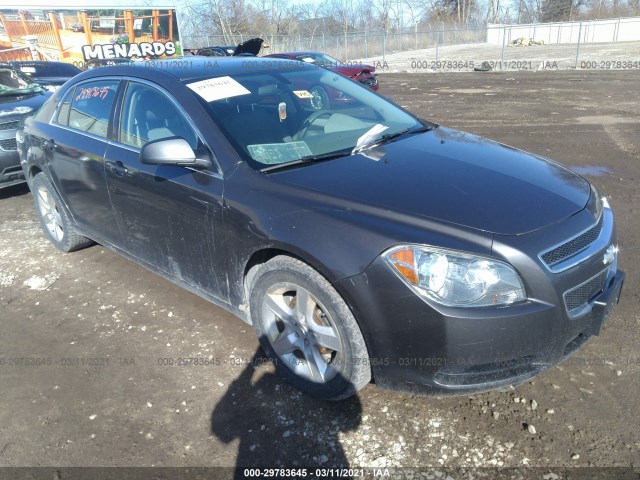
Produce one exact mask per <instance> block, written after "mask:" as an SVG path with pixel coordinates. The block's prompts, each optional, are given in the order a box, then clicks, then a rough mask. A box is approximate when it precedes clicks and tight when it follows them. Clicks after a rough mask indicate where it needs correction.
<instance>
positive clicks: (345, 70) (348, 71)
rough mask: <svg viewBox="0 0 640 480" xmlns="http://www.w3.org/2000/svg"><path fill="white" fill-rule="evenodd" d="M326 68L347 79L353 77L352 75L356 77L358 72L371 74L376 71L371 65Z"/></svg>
mask: <svg viewBox="0 0 640 480" xmlns="http://www.w3.org/2000/svg"><path fill="white" fill-rule="evenodd" d="M327 68H328V69H329V70H333V71H334V72H337V73H340V74H342V75H345V76H347V77H353V76H354V75H358V74H359V73H360V72H362V71H365V70H366V71H367V72H371V73H373V72H375V71H376V67H373V66H371V65H354V64H349V65H331V66H328V67H327Z"/></svg>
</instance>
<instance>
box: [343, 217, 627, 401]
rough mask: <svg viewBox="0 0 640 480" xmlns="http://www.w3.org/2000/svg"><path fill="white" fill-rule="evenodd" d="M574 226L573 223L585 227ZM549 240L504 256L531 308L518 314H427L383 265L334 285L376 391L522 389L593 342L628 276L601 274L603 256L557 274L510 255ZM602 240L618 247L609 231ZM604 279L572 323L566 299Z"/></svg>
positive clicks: (430, 310)
mask: <svg viewBox="0 0 640 480" xmlns="http://www.w3.org/2000/svg"><path fill="white" fill-rule="evenodd" d="M585 215H586V214H585ZM580 217H581V216H580V215H576V217H575V218H574V219H573V220H572V222H576V223H580V222H582V221H586V220H585V219H584V218H582V219H581V218H580ZM591 218H592V217H591ZM573 227H575V225H574V226H571V225H569V227H567V225H564V226H562V227H560V228H561V230H563V231H566V230H572V228H573ZM548 233H549V232H542V233H539V234H535V235H532V236H530V237H529V238H523V239H520V240H516V241H512V245H511V246H510V248H509V250H510V252H511V253H512V254H514V252H515V258H508V257H506V258H505V257H503V258H502V259H504V260H507V261H509V260H511V263H512V264H513V265H514V266H515V267H516V269H518V270H519V272H520V273H521V276H522V279H523V281H524V282H525V284H526V288H527V294H528V297H529V299H528V300H527V301H526V302H523V303H520V304H515V305H510V306H502V307H483V308H467V309H465V308H450V307H443V306H441V305H437V304H433V303H430V302H429V301H428V300H425V299H423V298H421V297H419V296H418V295H417V294H416V293H414V292H413V290H411V289H410V288H409V287H408V286H407V285H406V284H405V283H404V282H403V281H402V280H400V278H399V277H398V276H397V275H396V274H395V273H394V272H393V271H391V267H390V266H389V265H388V264H387V263H386V262H385V261H384V260H382V259H381V258H378V259H376V260H375V261H374V262H373V263H372V264H371V265H370V266H369V267H368V268H367V269H366V270H365V271H364V272H363V273H362V274H360V275H357V276H355V277H351V278H347V279H345V280H342V281H341V282H339V284H338V288H339V290H340V291H341V293H342V295H343V297H344V298H345V299H346V300H347V302H348V303H349V305H350V307H351V308H352V310H353V312H354V315H355V317H356V319H357V320H358V322H359V324H360V326H361V329H362V331H363V334H364V336H365V340H366V342H367V347H368V349H369V355H370V358H369V362H370V364H371V368H372V371H373V376H374V379H375V382H376V384H378V385H379V386H381V387H384V388H390V389H394V390H403V391H413V392H417V393H422V394H427V395H441V396H444V395H461V394H468V393H475V392H480V391H485V390H492V389H496V388H500V387H505V386H508V385H518V384H520V383H522V382H524V381H526V380H527V379H529V378H531V377H533V376H535V375H537V374H538V373H540V372H542V371H544V370H546V369H548V368H551V367H553V366H554V365H556V364H558V363H559V362H561V361H562V360H564V359H565V358H567V357H568V356H569V355H571V354H572V353H573V352H574V351H576V350H577V349H578V348H579V347H580V346H582V345H583V344H584V343H585V342H586V341H587V340H588V339H589V338H590V337H592V336H594V335H598V334H599V333H600V330H601V328H602V325H603V324H604V322H605V321H606V319H607V317H608V315H609V314H610V312H611V311H612V309H613V308H614V307H615V305H616V304H617V303H618V299H619V297H620V292H621V289H622V284H623V282H624V277H625V274H624V272H622V271H620V270H618V269H617V262H616V261H614V262H613V263H611V264H609V265H608V266H607V265H603V262H602V258H603V257H602V255H600V254H598V255H594V256H593V257H592V258H590V259H587V260H585V261H584V262H582V263H581V264H580V265H578V266H576V267H574V268H572V269H570V270H568V271H566V272H563V273H562V274H554V273H551V272H549V271H547V270H546V269H545V267H544V266H543V265H542V264H541V262H540V261H539V260H538V259H537V255H524V254H522V251H523V250H520V249H517V248H513V243H514V242H515V243H517V242H518V241H519V242H522V243H521V245H519V246H520V247H522V248H524V247H525V246H530V245H527V244H533V245H537V246H539V245H541V243H540V242H539V241H538V240H539V239H536V238H534V237H535V236H536V235H541V236H544V235H547V234H548ZM562 234H564V232H560V235H562ZM608 240H609V243H611V244H614V243H615V240H616V239H615V232H614V231H611V232H610V235H609V236H608ZM498 243H499V242H496V244H498ZM534 248H535V247H534ZM496 250H497V252H496V256H498V257H500V256H501V255H500V253H499V251H500V250H507V249H506V248H501V246H500V245H497V246H496ZM538 250H539V249H534V251H535V252H536V254H537V252H538ZM529 251H531V250H530V249H529ZM603 270H604V271H606V273H607V278H606V281H605V283H604V286H603V288H602V290H601V291H599V292H597V293H596V294H595V295H594V296H593V297H592V298H589V299H588V304H589V308H587V309H585V311H584V312H585V313H584V314H581V315H580V316H577V317H576V316H570V315H569V313H568V311H567V308H566V305H565V302H564V298H563V294H564V292H566V291H569V290H570V289H571V288H572V287H574V286H575V285H580V284H581V283H582V282H584V280H585V279H589V278H591V277H593V276H594V275H595V274H596V273H598V272H602V271H603Z"/></svg>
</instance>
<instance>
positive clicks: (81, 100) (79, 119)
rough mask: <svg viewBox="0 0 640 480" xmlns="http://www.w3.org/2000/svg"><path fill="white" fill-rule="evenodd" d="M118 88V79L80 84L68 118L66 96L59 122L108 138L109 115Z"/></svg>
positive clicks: (60, 110) (70, 106)
mask: <svg viewBox="0 0 640 480" xmlns="http://www.w3.org/2000/svg"><path fill="white" fill-rule="evenodd" d="M117 89H118V81H117V80H102V81H97V82H88V83H83V84H82V85H78V86H77V87H76V88H75V90H74V91H73V95H72V96H71V103H70V105H69V113H68V116H67V117H66V118H65V115H66V113H65V110H66V105H65V101H67V100H68V99H67V97H66V96H65V98H64V100H63V103H62V105H61V107H60V109H59V111H58V123H60V124H62V125H68V126H69V127H71V128H74V129H76V130H80V131H82V132H87V133H91V134H93V135H97V136H99V137H104V138H106V137H107V132H108V129H109V116H110V115H111V108H112V107H113V102H114V100H115V98H116V90H117ZM65 120H66V123H65Z"/></svg>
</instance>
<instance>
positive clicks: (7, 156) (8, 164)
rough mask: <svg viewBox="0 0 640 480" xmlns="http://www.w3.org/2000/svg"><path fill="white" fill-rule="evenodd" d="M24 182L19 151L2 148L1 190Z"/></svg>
mask: <svg viewBox="0 0 640 480" xmlns="http://www.w3.org/2000/svg"><path fill="white" fill-rule="evenodd" d="M24 182H25V178H24V173H23V171H22V166H21V165H20V157H19V155H18V151H17V150H2V148H0V188H5V187H10V186H11V185H17V184H19V183H24Z"/></svg>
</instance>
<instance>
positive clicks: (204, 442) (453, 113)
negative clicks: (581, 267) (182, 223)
mask: <svg viewBox="0 0 640 480" xmlns="http://www.w3.org/2000/svg"><path fill="white" fill-rule="evenodd" d="M380 80H381V93H383V94H385V95H389V96H391V97H392V98H393V99H394V100H395V101H396V102H398V103H399V104H401V105H403V106H406V107H407V108H408V109H410V110H412V111H413V112H415V113H417V114H419V115H421V116H423V117H424V118H427V119H429V120H434V121H437V122H440V123H443V124H446V125H447V126H451V127H454V128H460V129H463V130H467V131H470V132H473V133H476V134H481V135H484V136H487V137H489V138H493V139H496V140H499V141H502V142H504V143H507V144H510V145H513V146H516V147H519V148H523V149H525V150H530V151H533V152H535V153H539V154H543V155H547V156H551V157H553V158H555V159H557V160H559V161H561V162H563V163H564V164H566V165H569V166H571V167H572V168H574V169H575V170H576V171H579V172H581V173H583V174H585V175H586V177H587V178H589V179H590V180H591V181H593V182H595V184H596V185H597V187H598V188H599V189H600V191H601V192H603V193H604V194H606V195H607V196H608V197H609V199H610V203H611V205H612V208H613V209H614V211H615V213H616V216H617V217H616V218H617V222H618V233H619V238H620V248H621V254H620V263H621V267H622V268H623V269H624V270H625V271H626V272H627V281H626V285H625V290H624V292H623V298H622V301H621V304H620V305H619V307H618V309H617V310H616V311H615V312H614V314H613V315H612V316H611V317H610V319H609V320H608V323H607V325H606V326H605V328H604V330H603V332H602V333H601V335H600V336H599V337H596V338H593V339H592V340H591V341H590V342H589V343H588V344H587V345H586V346H585V347H584V348H583V349H581V350H579V351H578V352H577V353H576V355H575V356H574V357H573V358H572V359H570V360H569V361H566V362H565V363H563V364H562V365H560V366H558V367H556V368H553V369H551V370H550V371H547V372H545V373H544V374H542V375H540V376H539V377H537V378H535V379H534V380H533V381H530V382H527V383H526V384H524V385H522V386H520V387H518V388H517V389H516V390H513V391H510V392H491V393H485V394H480V395H476V396H472V397H469V396H464V397H456V398H444V399H443V398H427V397H420V396H413V395H408V394H402V393H395V392H389V391H384V390H381V389H379V388H377V387H375V386H374V385H369V386H368V387H366V388H365V389H364V390H363V391H362V392H361V394H360V395H359V396H358V397H357V398H353V399H351V400H348V401H346V402H342V403H337V404H332V403H326V402H323V401H319V400H316V399H313V398H309V397H307V396H305V395H303V394H301V393H299V392H297V391H296V390H294V389H293V388H291V387H290V386H289V385H287V384H286V383H284V382H283V381H281V380H280V379H279V377H277V376H276V375H275V374H274V369H273V368H272V367H271V365H269V364H266V363H264V361H263V359H262V357H261V354H260V352H258V351H257V347H258V343H257V340H256V339H255V338H254V335H253V332H252V330H251V328H250V327H248V326H247V325H245V324H243V323H242V322H241V321H239V320H237V319H235V318H234V317H232V316H231V315H229V314H227V313H226V312H224V311H222V310H220V309H219V308H216V307H214V306H212V305H210V304H208V303H207V302H206V301H204V300H202V299H200V298H198V297H196V296H194V295H192V294H190V293H187V292H186V291H183V290H181V289H180V288H178V287H176V286H174V285H173V284H171V283H169V282H167V281H165V280H163V279H162V278H160V277H158V276H156V275H154V274H152V273H150V272H148V271H146V270H144V269H143V268H141V267H138V266H136V265H134V264H133V263H131V262H129V261H127V260H125V259H123V258H121V257H120V256H118V255H117V254H115V253H112V252H111V251H110V250H108V249H106V248H103V247H101V246H99V245H98V246H94V247H91V248H89V249H86V250H83V251H80V252H76V253H72V254H63V253H61V252H59V251H57V250H55V249H54V247H53V246H51V244H49V242H48V241H47V240H46V239H45V237H44V235H43V234H42V233H41V231H40V230H39V227H38V224H37V223H36V217H35V213H34V211H33V206H32V202H31V197H30V194H29V192H28V190H27V188H26V187H17V188H15V187H14V188H11V189H9V190H5V191H2V192H0V202H1V206H2V208H1V209H0V305H1V307H0V312H1V317H0V318H1V319H2V320H1V322H2V333H1V334H0V359H4V360H3V363H4V364H3V365H0V385H1V387H0V389H1V391H2V395H1V396H0V466H5V467H6V466H10V467H17V466H61V467H64V466H176V467H181V466H225V467H234V466H241V467H244V466H288V467H294V466H313V467H316V466H324V467H327V466H335V465H345V464H349V465H351V466H352V467H360V466H363V467H364V466H379V467H432V468H435V469H436V470H431V472H438V473H441V472H444V471H445V470H444V469H443V468H442V467H491V466H500V467H526V466H540V467H545V468H544V469H542V470H526V469H525V470H524V472H525V474H526V472H530V473H531V472H535V476H534V477H533V478H546V479H554V478H567V477H566V476H562V475H563V474H561V473H559V472H562V467H573V466H583V467H587V466H588V467H594V466H597V467H615V466H617V467H635V469H636V473H633V471H631V470H608V469H606V470H602V471H599V472H600V473H598V475H597V476H598V477H599V478H605V477H607V476H610V475H611V476H613V475H616V478H638V474H637V472H638V470H637V469H640V437H639V435H638V418H640V408H639V406H638V398H640V382H639V381H638V380H639V378H638V373H639V372H640V353H638V339H639V338H640V304H639V303H640V302H639V301H640V290H639V287H638V281H637V278H638V275H639V268H640V264H639V263H637V257H636V256H637V255H638V253H639V247H640V235H639V232H638V222H637V221H638V212H639V211H640V193H639V192H640V190H639V189H638V180H639V174H640V165H639V162H640V117H639V115H638V112H640V71H624V72H571V71H566V72H515V73H514V72H510V73H495V72H491V73H461V74H437V75H411V76H407V75H402V74H384V75H381V76H380ZM21 358H22V359H25V360H15V361H12V362H13V364H9V359H21ZM182 358H196V359H209V360H210V362H209V363H210V364H209V365H193V364H191V365H178V364H177V363H178V362H179V359H182ZM254 358H255V359H256V360H257V364H258V367H257V368H255V369H253V368H251V366H248V365H249V364H250V363H251V362H252V359H254ZM33 359H39V360H37V361H36V360H33ZM15 363H17V365H16V364H15ZM171 363H173V365H171ZM438 469H439V470H438ZM481 472H484V473H485V474H487V475H488V477H483V475H482V474H478V473H476V476H475V478H496V474H495V471H494V472H493V473H491V472H492V471H491V470H489V471H487V470H482V471H481ZM487 472H489V473H487ZM582 472H583V473H584V474H585V475H587V474H588V473H593V472H595V471H594V470H584V471H582ZM585 472H586V473H585ZM5 473H6V472H5ZM574 474H575V472H574ZM430 475H431V478H440V477H441V478H445V477H446V475H440V477H438V475H436V474H435V473H432V474H430ZM452 475H453V474H452ZM478 475H480V477H479V476H478ZM532 475H533V474H532ZM544 475H546V476H544ZM549 475H551V476H549ZM46 478H51V476H47V477H46ZM55 478H58V477H55ZM61 478H64V476H62V477H61ZM453 478H456V479H457V478H462V477H460V476H456V475H453ZM464 478H468V477H467V476H464ZM510 478H511V477H510ZM516 478H517V477H516ZM521 478H522V477H521ZM571 478H574V477H571ZM579 478H586V477H579Z"/></svg>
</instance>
